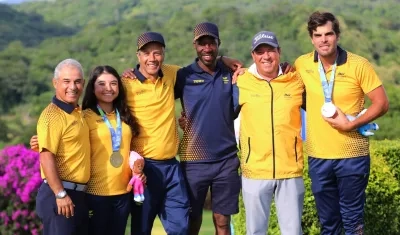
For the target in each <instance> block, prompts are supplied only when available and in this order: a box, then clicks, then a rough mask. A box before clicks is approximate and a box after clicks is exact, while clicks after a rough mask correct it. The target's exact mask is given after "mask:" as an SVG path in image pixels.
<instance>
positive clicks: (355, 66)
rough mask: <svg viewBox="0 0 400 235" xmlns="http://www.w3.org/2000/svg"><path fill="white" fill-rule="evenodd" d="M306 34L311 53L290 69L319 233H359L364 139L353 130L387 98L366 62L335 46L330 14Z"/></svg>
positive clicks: (313, 21)
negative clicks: (297, 84)
mask: <svg viewBox="0 0 400 235" xmlns="http://www.w3.org/2000/svg"><path fill="white" fill-rule="evenodd" d="M308 32H309V35H310V37H311V41H312V44H313V45H314V48H315V51H313V52H311V53H308V54H305V55H302V56H300V57H299V58H298V59H297V60H296V62H295V67H296V70H297V71H298V72H299V73H300V74H301V77H302V79H303V82H304V84H305V87H306V91H307V98H306V99H307V131H306V135H307V137H306V139H307V141H306V149H307V154H308V155H309V160H308V162H309V175H310V178H311V181H312V191H313V194H314V197H315V202H316V206H317V212H318V216H319V220H320V224H321V234H342V229H343V228H344V231H345V234H346V235H347V234H363V233H364V221H363V218H364V204H365V197H366V196H365V189H366V187H367V184H368V177H369V171H370V157H369V142H368V137H365V136H363V135H361V134H360V133H359V132H358V131H357V128H359V127H361V126H363V125H365V124H367V123H369V122H371V121H373V120H375V119H376V118H378V117H380V116H382V115H384V114H385V113H386V112H387V110H388V107H389V102H388V98H387V96H386V93H385V90H384V88H383V85H382V82H381V81H380V79H379V78H378V76H377V74H376V73H375V71H374V69H373V67H372V65H371V64H370V63H369V62H368V60H366V59H365V58H363V57H361V56H358V55H355V54H353V53H350V52H348V51H346V50H344V49H342V48H341V47H339V46H338V41H339V36H340V27H339V22H338V20H337V19H336V17H335V16H334V15H333V14H331V13H329V12H322V13H321V12H314V13H313V14H312V15H311V16H310V17H309V21H308ZM365 95H366V96H367V97H368V98H369V99H370V100H371V103H372V104H371V106H370V107H369V108H368V110H367V112H366V113H365V114H363V115H361V116H360V117H358V118H357V119H355V120H354V121H349V120H348V119H347V117H346V115H345V114H347V115H352V116H356V115H357V114H359V113H360V112H361V111H362V110H363V109H364V97H365Z"/></svg>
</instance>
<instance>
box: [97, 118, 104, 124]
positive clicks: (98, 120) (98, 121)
mask: <svg viewBox="0 0 400 235" xmlns="http://www.w3.org/2000/svg"><path fill="white" fill-rule="evenodd" d="M102 122H104V120H103V119H97V120H96V123H102Z"/></svg>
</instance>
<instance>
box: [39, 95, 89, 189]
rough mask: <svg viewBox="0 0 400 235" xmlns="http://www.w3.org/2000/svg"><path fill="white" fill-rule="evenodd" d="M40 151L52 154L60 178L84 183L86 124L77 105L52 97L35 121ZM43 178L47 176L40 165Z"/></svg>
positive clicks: (87, 169)
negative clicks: (36, 122) (36, 121)
mask: <svg viewBox="0 0 400 235" xmlns="http://www.w3.org/2000/svg"><path fill="white" fill-rule="evenodd" d="M37 135H38V141H39V152H42V151H43V149H47V150H48V151H50V152H51V153H53V154H54V155H55V161H56V166H57V170H58V174H59V177H60V179H61V180H65V181H70V182H75V183H80V184H86V183H87V182H88V180H89V176H90V142H89V128H88V125H87V123H86V120H85V119H84V118H83V115H82V111H81V109H80V107H78V108H75V107H74V106H72V105H70V104H67V103H64V102H62V101H60V100H59V99H57V98H56V97H54V98H53V101H52V103H50V104H49V105H48V106H47V107H46V108H45V109H44V110H43V112H42V113H41V115H40V117H39V120H38V124H37ZM40 171H41V175H42V178H43V179H44V178H46V176H45V175H44V172H43V169H42V167H41V169H40Z"/></svg>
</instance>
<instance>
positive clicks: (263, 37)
mask: <svg viewBox="0 0 400 235" xmlns="http://www.w3.org/2000/svg"><path fill="white" fill-rule="evenodd" d="M261 44H267V45H270V46H273V47H279V43H278V39H277V38H276V35H275V34H274V33H273V32H269V31H261V32H258V33H257V34H256V35H254V37H253V43H252V47H251V48H252V49H251V50H252V51H254V50H255V49H256V48H257V47H258V46H259V45H261Z"/></svg>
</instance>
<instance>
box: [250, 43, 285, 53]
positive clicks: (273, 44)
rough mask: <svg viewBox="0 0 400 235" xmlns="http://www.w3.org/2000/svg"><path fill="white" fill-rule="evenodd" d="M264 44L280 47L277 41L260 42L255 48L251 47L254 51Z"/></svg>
mask: <svg viewBox="0 0 400 235" xmlns="http://www.w3.org/2000/svg"><path fill="white" fill-rule="evenodd" d="M263 44H265V45H269V46H272V47H275V48H278V47H279V45H278V44H275V43H273V42H260V43H257V44H256V45H255V46H253V48H252V49H251V51H254V50H255V49H256V48H257V47H258V46H260V45H263Z"/></svg>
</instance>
